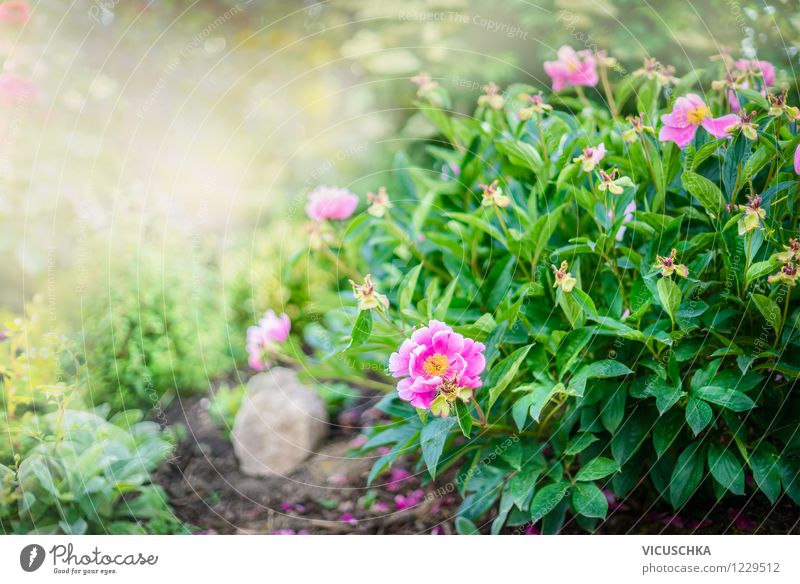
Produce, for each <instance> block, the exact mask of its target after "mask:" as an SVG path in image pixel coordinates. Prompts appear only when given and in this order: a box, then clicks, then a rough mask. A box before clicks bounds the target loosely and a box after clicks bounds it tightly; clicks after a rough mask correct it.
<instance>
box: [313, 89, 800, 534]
mask: <svg viewBox="0 0 800 584" xmlns="http://www.w3.org/2000/svg"><path fill="white" fill-rule="evenodd" d="M629 83H632V84H633V85H632V88H631V89H632V90H637V89H639V90H641V91H644V88H643V87H637V83H638V84H645V83H652V84H654V85H655V86H656V90H655V92H653V93H652V100H650V98H647V99H646V100H645V101H647V102H648V105H647V107H648V108H650V107H652V110H653V111H651V118H650V119H655V120H657V119H658V117H659V116H660V114H662V113H665V112H667V111H669V110H670V108H671V106H670V105H669V104H666V103H663V102H662V101H661V97H660V95H661V93H662V91H661V90H662V89H663V87H661V86H659V85H658V82H657V81H655V80H654V81H645V80H643V79H638V81H637V80H634V81H631V82H629ZM693 83H694V80H688V81H686V83H685V84H684V86H683V91H688V90H690V88H691V85H692V84H693ZM695 91H696V90H695ZM522 93H528V94H534V93H536V88H532V87H527V86H522V85H514V86H511V87H509V88H507V89H506V91H505V93H504V94H503V95H504V103H505V107H503V108H502V109H492V108H490V107H488V106H487V105H482V106H479V108H478V110H477V111H476V113H475V115H474V117H472V118H468V117H463V116H450V115H449V114H448V112H447V111H445V110H444V109H441V108H440V107H439V106H438V105H437V103H440V101H437V102H436V103H435V102H433V101H431V102H425V101H424V100H423V103H422V104H421V105H422V111H423V113H425V114H426V115H429V116H431V119H432V120H435V121H436V123H437V124H438V126H439V128H440V130H441V131H442V133H443V139H444V140H446V142H447V143H448V144H449V146H448V147H446V148H445V147H442V145H441V143H437V145H436V146H435V147H430V148H428V149H427V154H426V157H425V158H423V159H422V160H423V161H424V164H425V165H427V169H426V170H425V171H422V170H420V169H416V168H409V164H408V161H407V159H406V158H405V157H399V158H398V165H397V168H396V170H395V173H396V174H397V175H400V176H399V177H398V180H397V182H398V184H401V185H404V186H403V187H402V190H400V191H398V192H395V193H389V195H390V199H391V200H392V202H393V205H394V206H393V208H391V209H390V210H389V212H388V216H386V217H373V216H367V215H366V214H362V215H357V216H356V217H355V218H354V219H352V220H351V221H350V223H348V224H345V225H344V226H342V227H337V234H338V236H337V237H336V238H334V239H333V240H332V241H331V242H330V245H331V246H332V247H334V248H335V249H336V252H335V253H336V254H337V255H338V257H339V258H344V260H340V261H343V262H346V265H347V267H348V269H349V270H350V271H351V272H357V273H362V274H366V273H370V274H372V275H373V278H374V280H375V282H376V286H377V289H378V290H379V291H380V292H381V293H384V294H387V295H388V297H389V300H390V308H389V309H388V310H386V311H383V310H380V311H379V312H375V314H374V316H373V318H372V319H371V322H370V326H369V329H368V334H367V332H366V331H367V327H366V326H365V322H364V316H363V313H361V314H360V315H359V313H357V312H356V311H355V304H354V301H353V300H352V297H351V296H350V295H349V293H348V292H346V291H345V290H347V288H346V285H345V281H344V280H342V281H340V285H341V288H340V290H342V291H343V292H342V293H341V295H340V296H339V302H340V304H344V306H343V307H341V306H340V307H337V308H336V309H332V310H330V311H329V312H328V313H327V314H326V315H325V318H323V319H322V321H321V323H314V324H313V330H314V335H315V336H319V337H323V336H324V338H325V339H327V342H325V343H319V344H318V345H316V346H314V345H312V349H313V351H312V354H311V355H310V356H308V357H307V358H304V359H303V364H304V366H305V367H308V368H310V370H316V369H315V368H320V367H322V368H326V370H327V371H328V372H330V374H331V375H334V376H335V374H336V369H334V368H332V366H331V365H330V363H331V362H332V361H335V362H337V365H336V367H337V368H338V371H339V372H341V373H342V374H343V377H347V378H349V379H351V380H353V379H355V382H356V383H359V380H360V382H361V383H362V384H369V385H370V386H375V387H376V388H380V389H385V390H388V391H390V392H392V389H391V387H392V386H393V385H394V381H393V380H392V379H390V378H388V377H387V376H386V375H385V373H384V371H383V370H382V368H375V369H373V365H374V364H375V363H376V362H377V363H383V364H384V365H385V363H386V362H387V361H388V357H389V354H390V353H391V352H393V351H395V350H397V347H398V345H399V344H400V342H401V340H402V338H404V337H407V336H408V335H409V334H410V333H411V330H412V327H413V326H417V325H420V324H425V323H427V321H428V320H429V319H431V318H434V317H437V318H441V319H444V320H445V321H446V322H447V323H448V324H449V325H451V326H452V327H453V328H454V329H455V330H456V331H457V332H459V333H462V334H464V335H465V336H468V337H471V338H473V339H476V340H479V341H482V342H483V343H484V344H485V346H486V349H485V356H486V362H487V367H486V371H485V373H484V375H483V387H481V388H480V389H478V390H477V391H476V392H475V400H474V401H467V402H466V404H461V405H460V406H458V407H456V408H455V409H454V410H452V411H450V410H447V411H446V412H445V414H449V415H450V417H444V418H442V417H436V416H434V415H432V414H431V412H428V411H418V412H415V411H414V408H412V407H411V406H410V405H408V404H406V403H405V402H403V401H401V400H400V399H399V398H398V397H397V396H396V395H393V393H390V394H389V395H387V397H386V398H385V399H384V400H382V402H381V404H379V408H380V409H381V410H382V411H384V412H385V413H386V414H387V415H388V416H389V417H390V418H391V420H392V422H391V423H390V424H387V425H381V426H376V427H375V428H373V429H372V430H370V431H369V433H368V441H367V443H366V445H365V446H364V451H365V452H369V451H372V450H374V449H376V448H379V447H386V446H389V447H391V451H390V452H389V453H388V454H384V455H383V456H381V457H380V458H379V459H377V460H376V462H375V465H374V467H373V470H372V473H371V475H370V480H373V479H374V478H375V477H376V476H377V475H378V474H380V473H381V472H383V471H384V470H385V469H386V468H388V467H389V466H390V465H391V464H392V462H393V461H394V460H396V459H397V457H399V456H400V455H402V454H404V453H409V452H418V453H419V455H420V460H421V462H420V465H421V467H423V468H427V470H428V472H429V474H430V475H431V476H432V477H435V476H437V475H441V474H442V473H443V472H445V471H446V470H448V469H451V468H457V469H460V470H458V472H457V477H458V478H457V484H458V491H459V493H460V494H461V496H462V497H463V501H462V504H461V506H460V508H459V517H460V522H459V525H460V527H459V531H460V532H464V533H470V532H472V531H473V526H474V525H480V524H481V523H480V519H481V518H482V517H485V516H486V515H487V514H489V513H491V514H492V517H493V521H492V532H497V531H499V530H501V529H502V528H503V527H504V526H513V525H520V524H523V523H526V522H531V521H533V522H536V521H541V525H542V529H543V531H544V532H545V533H554V532H557V531H558V530H559V529H560V528H561V526H562V524H563V522H564V521H565V520H566V518H567V517H569V516H570V515H573V516H575V517H576V518H577V520H578V522H579V523H580V525H582V526H584V527H586V528H587V529H591V526H592V525H594V524H595V522H596V520H597V519H602V518H604V517H605V515H606V513H607V508H608V506H607V504H606V501H605V496H604V495H603V493H602V489H603V488H607V489H611V490H612V491H613V492H614V493H615V494H616V495H617V496H624V495H625V494H627V493H628V492H629V491H630V490H631V489H632V488H633V487H634V486H636V485H639V484H640V485H642V486H641V489H642V490H641V492H642V493H649V496H650V497H651V498H652V499H653V500H656V499H661V500H662V501H663V502H664V503H667V504H670V505H672V506H673V507H674V508H675V509H678V510H679V509H680V508H682V507H683V506H684V505H687V504H688V503H689V502H690V500H691V499H692V498H693V497H695V496H714V497H717V498H721V497H729V496H735V495H742V494H745V493H746V491H747V490H748V489H746V487H745V484H746V483H745V481H744V479H745V476H746V475H747V474H751V475H752V477H753V478H754V481H755V484H756V486H757V488H758V489H759V490H760V491H761V492H763V493H764V495H765V496H766V497H767V498H769V500H770V501H773V502H774V501H776V500H777V498H778V497H779V496H780V494H781V493H783V492H786V493H787V494H788V495H789V496H790V497H792V498H795V499H796V498H797V492H798V490H797V487H796V480H795V474H796V473H795V471H796V470H797V468H798V462H799V461H800V458H799V457H800V442H798V439H797V436H796V432H795V429H796V428H797V427H798V425H800V406H798V405H797V404H798V403H800V401H798V400H797V389H796V383H795V382H796V379H797V378H798V376H799V375H800V359H799V358H798V357H797V351H796V350H793V349H794V348H795V347H796V346H797V345H798V341H799V339H800V334H798V333H799V331H798V330H797V325H798V324H800V309H798V302H797V298H796V295H795V293H794V292H795V288H794V286H793V285H792V284H793V282H792V281H788V283H787V281H786V280H775V279H770V280H768V276H770V275H772V274H775V273H776V272H777V271H778V270H779V269H780V266H781V265H782V264H783V263H784V262H786V261H787V260H786V256H787V254H788V253H790V252H787V251H786V248H785V246H786V245H788V242H789V241H790V239H792V238H794V237H797V236H798V232H797V227H796V226H797V214H796V209H797V205H798V204H800V200H798V199H800V195H799V194H798V190H797V189H796V188H794V185H796V184H797V182H796V181H797V179H796V176H795V175H794V171H793V169H792V166H791V160H792V157H793V154H794V149H795V147H796V145H797V141H796V140H795V139H793V138H792V136H791V135H790V134H789V133H788V132H786V131H785V127H784V131H782V132H781V133H778V129H779V124H777V122H776V121H775V119H774V118H773V117H771V116H770V115H769V114H768V113H767V112H766V111H764V110H763V108H761V105H759V103H757V101H756V100H752V101H751V102H749V103H747V104H746V107H748V108H756V109H755V111H756V116H755V117H754V121H755V122H756V123H757V124H758V125H759V143H763V144H770V145H771V146H770V147H769V148H766V149H761V148H755V147H751V145H750V144H748V143H747V140H746V139H745V138H744V137H743V136H741V135H740V134H739V133H738V132H736V133H735V136H734V138H733V139H730V140H726V139H719V140H717V139H714V138H712V137H711V136H709V135H708V134H706V133H705V131H704V130H702V129H701V130H699V132H698V134H697V136H696V138H695V140H694V142H693V144H692V145H690V146H689V147H687V148H686V149H685V150H684V151H680V150H679V149H678V148H676V146H675V145H674V144H672V143H662V142H659V141H658V140H657V139H656V134H652V133H648V132H647V131H643V132H639V133H634V134H631V133H630V132H629V133H627V138H628V139H625V140H623V138H622V132H623V131H624V130H625V129H626V128H627V127H629V126H626V124H625V123H624V122H622V121H621V120H620V119H613V118H612V116H610V115H609V112H607V111H606V109H605V107H604V105H603V104H594V105H593V106H592V107H591V108H590V107H584V104H583V103H582V102H581V101H579V100H573V99H572V98H570V97H568V96H554V97H552V98H551V99H552V101H551V103H552V104H553V105H554V106H555V110H554V111H552V112H544V113H542V114H541V115H540V114H534V115H533V117H532V119H529V120H526V119H520V117H519V116H518V115H517V112H518V107H517V106H515V105H514V104H515V103H517V102H516V101H515V100H516V98H517V96H519V95H520V94H522ZM440 98H441V94H437V98H436V99H437V100H440ZM743 99H746V98H745V97H744V96H743ZM640 101H641V100H640ZM651 101H652V103H651ZM706 101H707V103H713V104H716V103H718V100H716V99H714V97H713V96H709V97H708V98H707V99H706ZM632 106H633V104H629V105H628V107H632ZM656 108H658V111H656ZM760 108H761V109H760ZM576 110H577V111H576ZM634 113H635V112H634ZM721 113H724V112H721V111H720V112H714V114H713V115H720V114H721ZM645 123H648V120H645ZM631 136H632V139H630V138H631ZM600 142H603V143H604V144H605V146H606V150H607V154H606V156H605V158H604V159H603V160H602V162H601V163H600V167H599V168H600V169H603V170H604V171H605V172H607V173H609V172H610V171H611V169H612V167H613V168H617V169H618V171H619V175H618V176H622V177H626V179H625V180H620V181H619V182H618V184H619V186H620V187H621V188H620V189H619V191H620V193H619V194H612V193H611V192H610V191H609V190H600V189H598V185H599V183H600V182H601V180H602V177H601V176H600V175H599V174H598V173H597V171H595V172H591V173H586V172H583V171H582V169H581V168H580V165H579V164H577V163H575V162H573V159H574V158H576V157H579V156H580V155H581V154H582V151H583V148H584V147H586V146H596V145H597V144H599V143H600ZM754 157H757V159H756V158H754ZM742 176H745V177H746V180H742V178H741V177H742ZM737 177H738V178H737ZM494 180H498V181H499V186H500V187H501V188H502V194H503V195H504V196H508V197H509V199H510V204H509V205H508V206H504V205H500V206H494V205H493V203H492V201H491V200H490V201H489V202H488V203H487V200H486V199H485V198H484V197H483V194H482V192H481V190H482V188H483V187H481V186H480V185H489V184H491V183H492V181H494ZM790 187H791V188H790ZM756 194H760V195H761V201H762V202H761V209H762V210H763V211H764V214H763V217H761V216H759V218H758V221H757V225H756V226H755V228H754V229H746V230H743V231H742V230H741V227H740V225H741V223H740V219H742V215H743V213H744V212H746V209H745V208H744V207H742V206H743V205H745V204H746V201H745V195H750V196H754V195H756ZM633 203H635V210H633V211H632V210H630V207H631V206H632V204H633ZM751 221H752V218H751ZM400 234H409V235H410V238H408V237H403V236H401V235H400ZM672 250H675V251H674V253H673V252H672ZM316 257H317V258H318V259H319V261H320V262H323V263H324V262H326V261H327V260H326V259H325V257H324V256H323V255H321V254H319V255H317V256H316ZM795 259H800V258H795ZM562 262H564V263H565V264H562ZM551 264H552V267H551ZM558 266H561V267H562V269H563V270H564V273H562V274H561V275H560V276H559V279H556V276H557V275H558V274H556V273H555V272H556V269H557V267H558ZM567 271H568V272H569V273H568V274H567V273H566V272H567ZM342 320H343V321H345V322H347V323H348V324H346V325H344V324H339V323H341V322H342ZM309 326H311V325H309ZM309 326H307V327H306V329H305V330H304V335H306V337H307V335H308V331H309ZM307 338H308V337H307ZM367 371H369V373H366V372H367ZM435 413H436V412H435ZM701 491H702V493H703V494H702V495H699V493H700V492H701ZM747 494H750V493H747Z"/></svg>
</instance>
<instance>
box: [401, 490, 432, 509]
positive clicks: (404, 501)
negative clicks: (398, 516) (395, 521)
mask: <svg viewBox="0 0 800 584" xmlns="http://www.w3.org/2000/svg"><path fill="white" fill-rule="evenodd" d="M424 500H425V491H423V490H422V489H416V490H414V491H411V492H409V493H407V494H405V495H395V497H394V505H395V509H397V510H398V511H403V510H405V509H410V508H411V507H416V506H417V505H419V504H420V503H422V501H424Z"/></svg>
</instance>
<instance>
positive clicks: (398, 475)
mask: <svg viewBox="0 0 800 584" xmlns="http://www.w3.org/2000/svg"><path fill="white" fill-rule="evenodd" d="M410 478H411V473H410V472H408V471H407V470H405V469H402V468H393V469H392V474H391V475H390V476H389V482H388V483H386V490H387V491H390V492H392V493H394V492H396V491H399V490H400V489H402V488H403V487H404V485H403V483H404V482H406V481H408V480H409V479H410Z"/></svg>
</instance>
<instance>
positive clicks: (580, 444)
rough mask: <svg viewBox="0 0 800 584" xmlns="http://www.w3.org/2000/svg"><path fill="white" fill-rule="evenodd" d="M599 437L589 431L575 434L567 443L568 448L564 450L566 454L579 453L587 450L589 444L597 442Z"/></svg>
mask: <svg viewBox="0 0 800 584" xmlns="http://www.w3.org/2000/svg"><path fill="white" fill-rule="evenodd" d="M598 440H599V438H598V437H597V436H595V435H594V434H590V433H589V432H582V433H581V434H578V435H577V436H575V437H574V438H573V439H572V440H570V441H569V444H567V448H566V450H564V454H566V455H568V456H571V455H574V454H579V453H581V452H583V451H584V450H586V448H588V447H589V445H591V444H593V443H595V442H597V441H598Z"/></svg>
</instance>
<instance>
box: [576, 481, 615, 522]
mask: <svg viewBox="0 0 800 584" xmlns="http://www.w3.org/2000/svg"><path fill="white" fill-rule="evenodd" d="M572 508H573V509H574V510H575V513H578V514H579V515H583V516H585V517H599V518H600V519H605V517H606V514H607V513H608V500H607V499H606V496H605V495H604V494H603V491H601V490H600V489H599V488H598V487H597V485H595V484H594V483H577V484H576V485H575V490H574V491H573V492H572Z"/></svg>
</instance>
